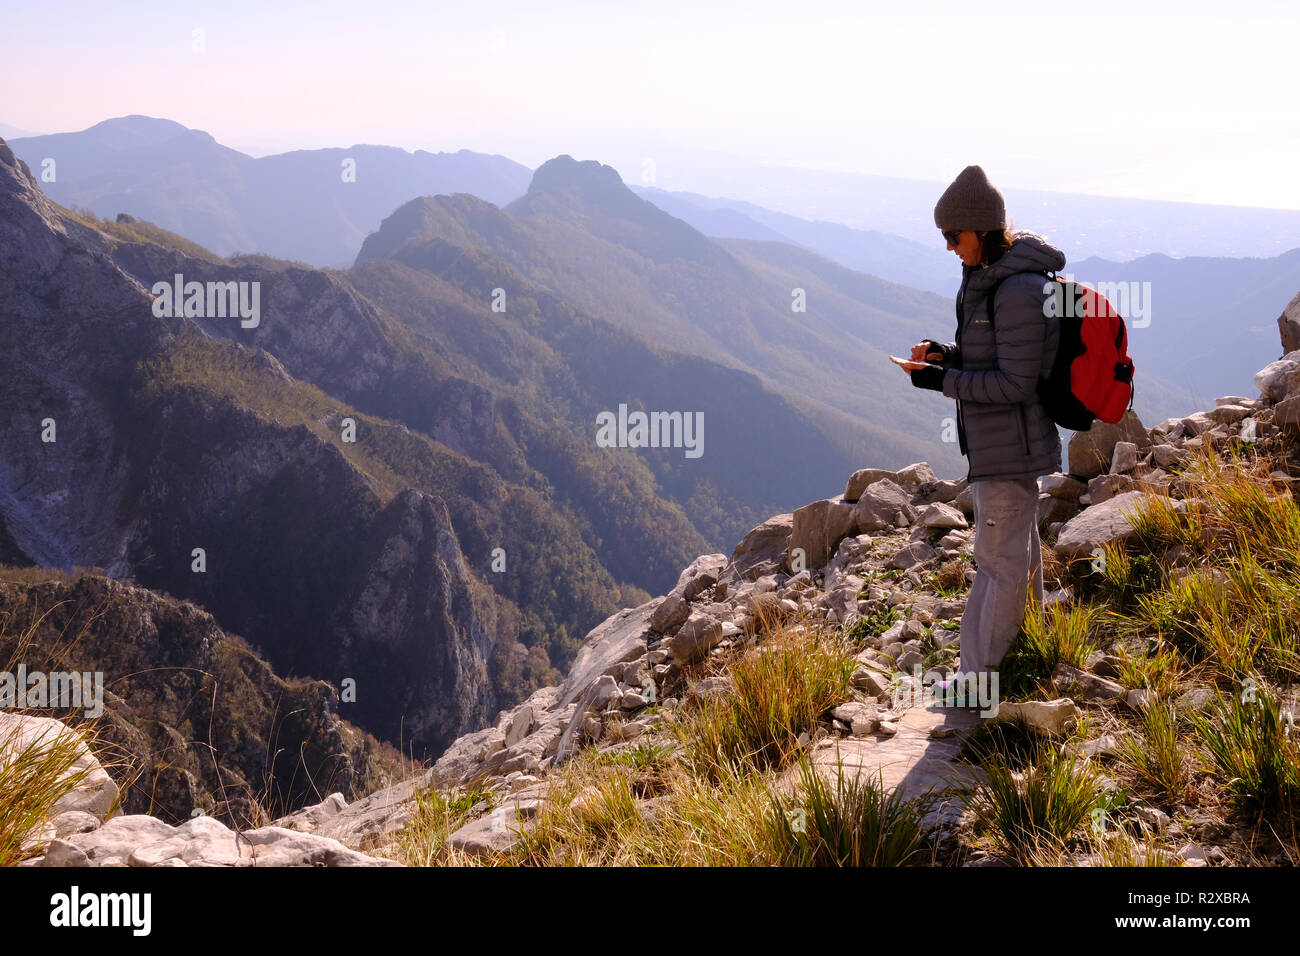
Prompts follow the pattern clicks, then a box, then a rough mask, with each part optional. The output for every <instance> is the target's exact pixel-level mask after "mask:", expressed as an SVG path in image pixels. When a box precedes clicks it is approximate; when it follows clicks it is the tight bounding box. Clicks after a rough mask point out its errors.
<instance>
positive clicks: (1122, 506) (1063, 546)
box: [1056, 491, 1147, 559]
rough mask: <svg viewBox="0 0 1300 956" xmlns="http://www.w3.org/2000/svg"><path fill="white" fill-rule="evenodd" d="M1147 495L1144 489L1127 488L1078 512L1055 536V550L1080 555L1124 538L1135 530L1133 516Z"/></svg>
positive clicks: (1062, 554) (1067, 557) (1075, 556)
mask: <svg viewBox="0 0 1300 956" xmlns="http://www.w3.org/2000/svg"><path fill="white" fill-rule="evenodd" d="M1146 498H1147V495H1146V494H1145V493H1144V492H1141V491H1128V492H1125V493H1124V494H1122V495H1119V496H1117V497H1115V498H1111V499H1110V500H1109V501H1105V502H1102V503H1101V504H1094V505H1093V506H1092V507H1090V508H1085V509H1084V510H1083V511H1081V512H1080V513H1079V514H1077V515H1075V516H1074V517H1073V518H1071V519H1070V520H1069V521H1068V522H1066V524H1065V527H1064V528H1062V529H1061V533H1060V534H1059V535H1058V536H1057V539H1056V553H1057V554H1058V555H1060V556H1061V557H1062V558H1066V559H1072V558H1080V557H1083V556H1085V555H1090V554H1092V551H1093V549H1094V548H1098V547H1101V546H1102V545H1104V544H1108V543H1110V542H1112V541H1122V540H1125V539H1127V538H1128V537H1129V535H1131V534H1132V533H1133V522H1132V520H1131V516H1132V514H1133V512H1134V510H1135V509H1136V508H1138V507H1139V506H1140V505H1141V504H1142V502H1144V501H1145V500H1146Z"/></svg>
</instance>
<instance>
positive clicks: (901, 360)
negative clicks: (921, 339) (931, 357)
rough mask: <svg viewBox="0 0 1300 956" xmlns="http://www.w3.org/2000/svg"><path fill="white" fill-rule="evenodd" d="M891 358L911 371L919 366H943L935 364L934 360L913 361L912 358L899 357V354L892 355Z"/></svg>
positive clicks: (896, 363)
mask: <svg viewBox="0 0 1300 956" xmlns="http://www.w3.org/2000/svg"><path fill="white" fill-rule="evenodd" d="M889 358H890V361H892V362H893V363H894V364H895V365H899V366H901V367H902V368H905V369H907V370H908V371H909V372H910V371H913V370H914V369H918V368H942V366H940V365H935V364H934V363H933V362H913V361H912V360H911V359H904V358H899V357H898V356H897V355H891V356H889Z"/></svg>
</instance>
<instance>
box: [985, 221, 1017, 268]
mask: <svg viewBox="0 0 1300 956" xmlns="http://www.w3.org/2000/svg"><path fill="white" fill-rule="evenodd" d="M1011 242H1012V235H1011V230H1010V229H1000V230H994V231H992V232H986V233H984V234H983V235H982V236H981V237H980V265H985V266H991V265H993V263H995V262H997V261H998V260H999V259H1001V258H1002V254H1003V253H1004V252H1006V251H1007V250H1008V249H1010V248H1011Z"/></svg>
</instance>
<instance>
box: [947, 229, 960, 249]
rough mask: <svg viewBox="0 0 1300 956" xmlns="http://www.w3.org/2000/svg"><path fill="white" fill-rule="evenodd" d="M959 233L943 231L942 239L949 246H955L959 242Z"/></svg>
mask: <svg viewBox="0 0 1300 956" xmlns="http://www.w3.org/2000/svg"><path fill="white" fill-rule="evenodd" d="M961 233H962V231H961V230H960V229H945V230H943V238H944V239H946V240H947V241H948V244H949V245H950V246H955V245H957V244H958V243H959V242H960V241H961Z"/></svg>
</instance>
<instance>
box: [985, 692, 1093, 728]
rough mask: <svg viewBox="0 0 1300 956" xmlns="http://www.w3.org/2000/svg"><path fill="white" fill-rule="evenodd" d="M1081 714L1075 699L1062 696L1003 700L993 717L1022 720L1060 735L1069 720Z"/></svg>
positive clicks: (997, 719) (1003, 719)
mask: <svg viewBox="0 0 1300 956" xmlns="http://www.w3.org/2000/svg"><path fill="white" fill-rule="evenodd" d="M1080 714H1082V711H1081V710H1079V706H1078V705H1077V704H1076V703H1075V702H1074V701H1072V700H1070V698H1068V697H1061V698H1059V699H1057V700H1026V701H1019V702H1012V701H1003V702H1002V703H1001V704H999V705H998V712H997V716H995V717H994V718H993V719H994V721H1008V720H1011V721H1014V720H1020V721H1023V722H1024V723H1026V724H1027V725H1029V726H1030V727H1033V728H1034V729H1035V730H1038V731H1040V732H1042V733H1045V734H1051V735H1053V736H1058V735H1061V734H1064V733H1065V731H1066V728H1067V726H1068V725H1069V722H1070V721H1071V720H1074V719H1077V718H1078V717H1079V716H1080Z"/></svg>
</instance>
